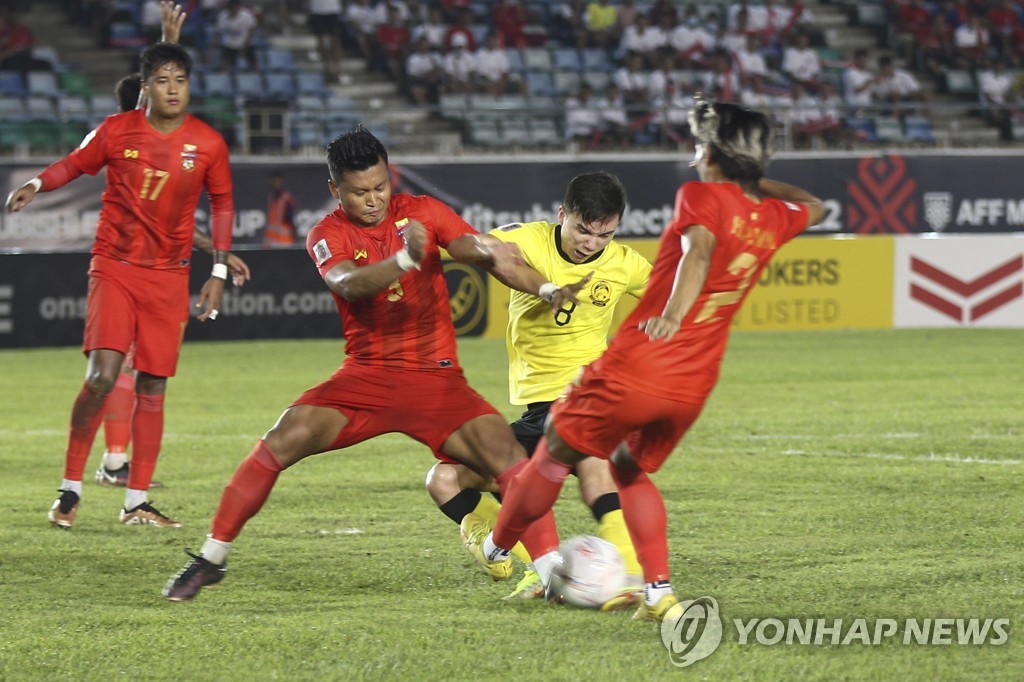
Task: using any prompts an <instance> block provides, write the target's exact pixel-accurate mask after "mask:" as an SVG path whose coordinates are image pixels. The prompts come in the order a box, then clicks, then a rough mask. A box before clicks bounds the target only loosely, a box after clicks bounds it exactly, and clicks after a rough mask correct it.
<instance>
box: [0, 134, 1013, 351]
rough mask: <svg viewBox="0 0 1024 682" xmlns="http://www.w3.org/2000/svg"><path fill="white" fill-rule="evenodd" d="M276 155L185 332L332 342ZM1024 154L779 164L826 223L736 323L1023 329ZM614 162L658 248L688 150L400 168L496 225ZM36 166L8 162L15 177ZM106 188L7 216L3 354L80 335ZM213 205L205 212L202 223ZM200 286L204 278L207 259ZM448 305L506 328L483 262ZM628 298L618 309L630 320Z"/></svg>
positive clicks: (466, 327) (460, 282)
mask: <svg viewBox="0 0 1024 682" xmlns="http://www.w3.org/2000/svg"><path fill="white" fill-rule="evenodd" d="M281 168H282V165H281V164H280V163H278V162H276V161H274V162H264V163H254V162H236V163H235V164H234V176H235V196H236V205H237V208H238V215H237V218H236V225H235V243H236V245H238V247H239V248H240V250H242V251H243V254H242V255H243V256H244V257H245V258H246V260H247V261H249V263H250V265H251V266H252V269H253V273H254V278H253V281H252V282H250V283H249V284H247V285H246V287H245V288H244V289H241V290H235V289H232V290H230V291H229V293H228V297H227V300H226V301H225V305H224V319H223V322H225V324H221V321H218V323H217V324H216V325H210V324H201V323H195V322H193V324H190V325H189V329H188V332H187V337H188V338H191V339H211V340H212V339H251V338H331V337H337V336H338V335H339V333H340V330H339V328H338V317H337V314H336V313H335V311H334V304H333V301H332V300H331V296H330V293H329V292H328V291H327V290H326V288H325V287H324V285H323V283H322V282H321V281H320V278H319V276H318V274H317V272H316V270H315V268H314V267H313V266H312V264H311V263H310V261H309V258H308V256H307V255H306V254H305V252H304V250H302V249H301V246H300V247H297V248H295V249H276V250H272V251H268V250H261V249H259V247H258V244H259V242H260V239H261V233H262V228H263V225H264V224H265V221H266V213H265V210H266V209H265V203H266V186H267V185H266V180H267V177H268V175H269V173H270V172H271V171H272V170H280V169H281ZM1022 168H1024V155H1019V154H995V155H985V156H981V155H968V154H942V155H938V154H931V155H929V154H921V155H916V156H898V155H883V156H858V155H832V156H827V157H798V158H797V157H794V158H788V157H784V158H781V159H779V160H777V161H776V162H774V164H773V167H772V174H773V176H774V177H778V178H780V179H782V180H786V181H789V182H794V183H796V184H800V185H802V186H806V187H808V188H809V189H810V190H811V191H812V192H814V193H815V194H817V195H818V196H821V197H822V198H823V199H825V201H826V203H827V206H828V217H827V218H826V220H825V222H824V223H823V225H822V226H819V227H818V228H817V229H816V230H814V231H812V232H809V233H808V234H807V236H804V237H801V238H799V239H797V240H796V241H794V242H793V243H791V244H789V245H787V246H786V247H784V248H783V250H782V251H780V253H779V254H778V255H777V256H776V258H775V259H774V261H773V262H772V264H771V265H770V266H769V268H768V269H767V270H766V271H765V273H764V274H763V276H762V278H761V281H760V282H759V285H758V286H757V287H755V288H754V290H753V291H752V293H751V295H750V297H749V299H748V300H747V302H746V303H745V305H744V307H743V309H742V310H741V312H740V313H739V315H738V317H737V320H736V324H737V327H738V328H741V329H765V330H771V329H837V328H862V329H863V328H885V327H932V326H999V327H1021V326H1024V292H1022V288H1024V232H1022V230H1024V197H1022V196H1021V194H1020V187H1019V177H1020V171H1021V169H1022ZM598 169H604V170H609V171H611V172H614V173H616V174H617V175H619V177H621V178H622V179H623V182H624V183H625V185H626V187H627V190H628V191H629V194H630V209H629V211H628V212H627V215H626V219H625V220H624V224H623V227H622V228H621V229H620V234H621V238H622V239H623V240H625V241H627V243H629V244H630V245H632V246H633V247H634V248H637V249H638V250H639V251H641V252H642V253H644V255H647V256H648V257H650V258H653V257H654V253H655V251H656V248H657V242H656V240H655V239H654V237H656V236H657V235H659V234H660V233H661V231H662V229H663V228H664V226H665V224H666V223H667V222H668V221H669V220H670V218H671V215H672V200H673V198H674V195H675V191H676V189H677V187H678V186H679V184H681V183H682V182H685V181H687V180H692V179H696V177H695V175H694V173H693V171H692V169H689V168H688V167H687V166H686V164H685V162H684V161H682V160H680V159H679V158H678V157H671V158H663V159H653V160H652V159H650V158H649V157H644V158H641V159H636V160H628V159H621V158H618V157H611V158H602V159H594V160H592V159H590V158H585V159H580V158H574V159H564V160H559V161H552V162H545V163H544V164H543V165H541V164H537V163H536V162H535V161H534V162H529V163H527V162H525V161H523V160H521V159H503V160H498V161H494V160H488V161H484V160H466V159H458V160H439V159H434V160H429V161H408V162H404V161H399V162H398V163H395V164H394V171H393V180H394V184H395V186H396V188H398V189H400V190H401V191H407V192H411V193H428V194H432V195H434V196H437V197H438V198H440V199H442V200H444V201H446V202H447V203H448V204H449V205H451V206H453V207H454V208H455V209H456V210H457V211H458V212H460V213H461V214H462V215H463V217H464V218H466V219H467V220H468V221H469V222H470V223H471V224H473V225H475V226H477V227H478V228H480V229H482V230H484V231H487V230H490V229H493V228H494V227H497V226H499V225H502V224H505V223H509V222H517V221H526V220H540V219H553V217H554V213H555V212H556V211H557V208H558V205H559V203H560V202H559V199H560V194H561V192H562V189H563V187H564V185H565V183H566V182H567V181H568V180H569V179H570V178H571V177H573V176H574V175H577V174H579V173H582V172H587V171H591V170H598ZM38 170H39V167H38V166H31V167H29V166H19V165H16V164H12V165H7V166H5V167H3V168H0V180H2V181H4V182H5V183H6V186H8V187H13V186H17V185H19V184H21V183H22V182H24V181H26V180H28V179H30V178H31V177H33V176H34V174H35V173H36V172H38ZM284 170H285V173H286V179H287V184H288V187H289V190H290V191H291V192H292V193H293V194H295V195H296V198H297V201H298V205H299V207H300V210H299V212H298V216H297V222H298V228H299V231H300V233H301V234H303V235H304V234H305V233H306V232H308V231H309V229H310V228H311V227H312V226H313V225H314V224H315V223H316V221H317V220H318V219H319V218H320V217H322V216H323V215H324V214H325V213H327V212H330V211H332V210H334V208H335V207H336V204H334V202H333V200H332V199H331V197H330V195H329V193H328V192H327V188H326V172H325V169H324V168H323V166H321V165H319V164H309V163H304V164H290V165H285V166H284ZM102 191H103V184H102V179H101V178H90V177H85V178H81V179H79V180H77V181H76V182H74V183H72V184H71V185H69V186H67V187H65V188H62V189H61V190H60V191H59V192H54V193H52V194H50V193H43V194H41V195H39V197H38V198H37V200H36V201H35V202H34V203H33V205H32V207H31V208H30V209H28V210H27V211H25V212H23V213H19V214H16V215H13V216H8V215H4V216H2V218H0V347H28V346H60V345H77V344H78V343H80V341H81V334H82V320H83V319H84V309H85V305H84V301H85V287H86V278H85V272H86V270H87V267H88V255H87V253H85V252H86V251H87V249H88V248H89V245H90V243H91V240H92V236H93V234H94V231H95V223H96V217H97V214H98V211H99V207H100V194H101V193H102ZM206 218H207V213H206V208H205V207H201V208H200V211H199V212H198V214H197V224H199V225H200V226H201V227H203V226H204V225H205V222H206ZM196 261H197V263H198V265H197V268H196V270H195V272H194V273H193V277H192V291H194V292H198V291H199V288H200V287H201V285H202V282H203V281H204V280H205V276H206V273H208V270H207V264H208V262H209V261H208V259H207V257H206V256H204V255H198V256H197V258H196ZM447 275H448V280H449V288H450V290H451V292H452V311H453V314H454V316H455V319H456V326H457V327H458V330H459V333H460V334H462V335H486V336H494V337H500V336H502V335H503V333H504V327H505V324H506V323H507V319H506V317H505V309H506V305H505V303H506V301H507V291H505V290H504V288H503V287H501V286H500V285H497V284H495V283H494V282H493V281H489V280H488V279H487V278H486V277H485V276H484V273H483V272H481V271H480V270H479V269H477V268H473V267H467V266H462V265H459V264H455V263H450V264H449V265H448V272H447ZM631 307H632V306H628V305H627V306H620V310H619V311H618V316H619V318H620V319H621V318H622V317H623V316H624V315H625V314H626V313H627V312H628V310H629V309H631Z"/></svg>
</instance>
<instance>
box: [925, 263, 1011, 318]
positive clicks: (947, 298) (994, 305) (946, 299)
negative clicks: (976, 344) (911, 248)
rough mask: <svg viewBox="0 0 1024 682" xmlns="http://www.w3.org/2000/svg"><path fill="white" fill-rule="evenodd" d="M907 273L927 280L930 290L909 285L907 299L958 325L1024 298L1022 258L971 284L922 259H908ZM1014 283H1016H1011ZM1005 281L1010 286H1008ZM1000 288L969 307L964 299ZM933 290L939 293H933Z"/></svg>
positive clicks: (996, 268)
mask: <svg viewBox="0 0 1024 682" xmlns="http://www.w3.org/2000/svg"><path fill="white" fill-rule="evenodd" d="M910 271H911V272H913V273H915V274H917V275H920V276H921V277H922V278H923V279H924V280H927V281H928V283H929V285H930V286H929V287H925V286H921V285H918V284H914V283H911V285H910V296H911V298H913V299H914V300H917V301H920V302H921V303H923V304H924V305H926V306H928V307H929V308H933V309H935V310H937V311H939V312H940V313H942V314H943V315H945V316H947V317H949V318H951V319H953V320H956V321H957V322H974V321H975V320H980V319H981V318H983V317H985V316H986V315H988V314H989V313H991V312H992V311H994V310H998V309H999V308H1001V307H1003V306H1004V305H1006V304H1007V303H1010V302H1011V301H1014V300H1016V299H1018V298H1020V297H1021V296H1022V295H1024V279H1022V278H1021V272H1022V271H1024V256H1017V257H1016V258H1011V259H1010V260H1008V261H1006V262H1005V263H1003V264H1002V265H998V266H996V267H994V268H992V269H990V270H988V271H986V272H982V273H979V275H978V276H977V277H975V278H974V279H973V280H970V281H964V280H962V279H960V278H958V277H954V276H953V275H951V274H950V273H948V272H946V271H945V270H942V269H940V268H938V267H936V266H934V265H932V264H931V263H928V262H927V261H925V260H923V259H921V258H913V257H912V258H911V259H910ZM1014 280H1016V281H1014ZM1007 282H1009V285H1008V286H1007ZM996 285H999V288H998V289H996V290H995V291H994V292H993V293H991V294H988V295H986V297H985V298H983V299H981V300H980V301H977V302H976V303H974V304H972V305H970V306H968V305H967V303H966V299H969V298H971V297H972V296H974V295H975V294H978V293H980V292H981V291H983V290H985V289H988V288H989V287H995V286H996ZM933 287H936V288H937V289H938V290H939V293H936V292H935V291H934V290H933Z"/></svg>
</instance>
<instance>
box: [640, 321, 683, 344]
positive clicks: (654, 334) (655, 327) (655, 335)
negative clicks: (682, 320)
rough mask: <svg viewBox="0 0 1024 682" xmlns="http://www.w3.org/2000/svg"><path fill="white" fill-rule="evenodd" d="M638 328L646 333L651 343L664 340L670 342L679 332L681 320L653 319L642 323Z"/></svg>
mask: <svg viewBox="0 0 1024 682" xmlns="http://www.w3.org/2000/svg"><path fill="white" fill-rule="evenodd" d="M637 328H638V329H639V330H640V331H642V332H645V333H646V334H647V336H648V337H650V340H651V341H657V340H658V339H662V340H664V341H668V340H669V339H671V338H672V337H673V336H675V333H676V332H677V331H679V320H672V319H669V318H667V317H651V318H648V319H646V320H644V321H643V322H641V323H640V324H639V325H638V326H637Z"/></svg>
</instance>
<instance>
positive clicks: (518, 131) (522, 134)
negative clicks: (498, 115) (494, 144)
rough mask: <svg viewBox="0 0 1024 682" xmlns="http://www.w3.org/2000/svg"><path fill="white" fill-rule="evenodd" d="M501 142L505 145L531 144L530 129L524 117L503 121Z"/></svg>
mask: <svg viewBox="0 0 1024 682" xmlns="http://www.w3.org/2000/svg"><path fill="white" fill-rule="evenodd" d="M501 141H502V142H504V143H505V144H530V142H531V139H530V129H529V127H528V126H527V124H526V119H525V118H523V117H522V116H510V117H508V118H505V119H503V120H502V121H501Z"/></svg>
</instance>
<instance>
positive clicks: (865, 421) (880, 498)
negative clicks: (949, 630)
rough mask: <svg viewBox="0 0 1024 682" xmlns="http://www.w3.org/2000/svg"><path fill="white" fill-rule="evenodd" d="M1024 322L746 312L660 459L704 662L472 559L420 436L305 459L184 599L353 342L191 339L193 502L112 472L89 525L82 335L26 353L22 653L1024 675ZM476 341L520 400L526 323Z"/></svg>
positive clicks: (573, 516)
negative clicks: (260, 473) (948, 634)
mask: <svg viewBox="0 0 1024 682" xmlns="http://www.w3.org/2000/svg"><path fill="white" fill-rule="evenodd" d="M1022 347H1024V333H1022V332H1020V331H1008V330H941V331H884V332H835V333H821V332H819V333H760V334H742V333H737V334H736V335H735V336H734V338H733V341H732V347H731V349H730V351H729V354H728V356H727V360H726V363H725V367H724V371H723V375H722V379H721V381H720V383H719V386H718V388H717V389H716V392H715V393H714V395H713V396H712V399H711V401H710V402H709V404H708V407H707V409H706V410H705V412H704V414H703V415H702V417H701V419H700V421H699V422H698V424H697V425H696V426H695V427H694V429H693V430H692V431H691V433H690V434H689V435H688V436H687V438H686V439H685V441H684V442H683V444H682V446H681V447H680V449H679V451H677V452H676V453H675V454H674V455H673V456H672V458H671V459H669V461H668V462H667V463H666V465H665V467H664V469H663V470H662V471H661V472H659V473H658V474H657V475H656V477H655V481H656V482H657V484H658V485H659V487H660V488H661V490H662V492H663V494H664V497H665V501H666V504H667V507H668V511H669V548H670V552H671V568H672V574H673V582H674V584H675V586H676V589H677V590H678V591H679V592H680V593H681V594H682V595H684V596H689V597H694V596H700V595H711V596H713V597H715V598H716V599H717V600H718V602H719V604H720V606H721V609H722V614H723V617H724V619H725V641H724V642H723V643H722V645H721V647H720V648H719V649H718V651H716V652H715V653H714V654H713V655H712V656H711V657H709V658H707V659H706V660H704V661H701V662H699V663H697V664H695V665H694V666H692V667H689V668H686V669H682V670H681V669H678V668H674V667H673V666H672V665H671V664H670V663H669V659H668V655H667V653H666V650H665V649H664V647H663V646H662V644H661V640H660V638H659V636H658V634H657V628H656V627H654V626H653V625H651V624H641V623H634V622H632V621H631V620H630V619H629V616H628V614H621V613H619V614H600V613H594V612H588V611H582V610H575V609H570V608H567V607H554V606H548V605H545V604H542V603H527V604H518V605H510V604H507V603H505V602H502V601H501V600H500V597H501V596H503V595H504V594H505V593H506V592H507V591H508V590H509V589H510V587H511V585H509V584H494V583H491V582H490V581H489V580H487V579H486V578H485V577H484V576H483V575H482V574H481V573H478V571H477V569H476V568H475V566H474V565H473V564H472V560H471V558H470V557H469V556H468V554H466V553H465V551H464V550H463V549H462V548H461V547H460V546H459V540H458V534H457V531H456V528H455V526H454V525H453V524H452V523H451V522H450V521H448V520H447V519H446V518H445V517H443V516H442V515H441V514H440V513H439V512H437V511H436V510H435V509H434V508H433V505H432V504H431V502H430V500H429V498H428V496H427V495H426V493H425V491H424V490H423V485H422V482H423V474H424V472H425V471H426V469H427V468H429V466H430V465H431V464H432V462H433V460H432V458H431V457H430V455H429V453H427V452H426V451H425V449H424V448H423V447H422V446H419V445H418V444H416V443H413V442H412V441H409V440H408V439H406V438H405V437H403V436H398V435H388V436H384V437H382V438H380V439H377V440H375V441H372V442H370V443H366V444H363V445H361V446H359V447H356V448H352V449H351V450H349V451H346V452H342V453H331V454H327V455H323V456H320V457H316V458H312V459H310V460H307V461H305V462H302V463H300V464H299V465H298V466H296V467H295V468H294V469H293V470H291V471H288V472H286V473H284V474H283V475H282V477H281V479H280V480H279V482H278V485H277V487H276V489H275V490H274V493H273V495H272V496H271V498H270V500H269V502H268V503H267V505H266V507H265V508H264V509H263V511H262V512H261V513H260V514H259V515H257V516H256V517H255V518H254V519H253V520H252V521H251V522H250V524H249V525H248V526H247V528H246V530H245V532H244V533H243V534H242V536H241V537H240V538H239V540H238V541H237V542H236V543H235V548H234V550H233V552H232V555H231V562H230V571H229V574H228V577H227V578H226V580H225V581H224V583H223V584H222V587H220V588H218V589H216V590H205V591H204V592H203V593H202V594H201V595H200V596H199V597H198V598H197V599H196V600H195V601H194V602H192V603H187V604H172V603H169V602H167V601H165V600H164V599H163V598H162V597H161V596H160V589H161V588H162V586H163V584H164V582H165V581H166V579H167V578H168V577H169V576H170V575H171V574H172V573H174V572H175V571H177V570H178V569H179V568H180V567H181V566H182V565H183V564H184V561H185V558H186V557H185V555H184V554H183V553H182V551H181V548H182V547H184V546H188V547H191V548H193V549H197V548H198V546H199V545H200V544H201V542H202V539H203V536H204V534H205V533H206V532H207V528H208V524H209V520H210V518H211V516H212V514H213V511H214V509H215V508H216V505H217V501H218V499H219V496H220V491H221V489H222V488H223V486H224V485H225V484H226V483H227V480H228V478H229V477H230V475H231V472H232V471H233V470H234V467H235V466H236V464H237V463H238V461H239V460H240V459H241V458H242V457H243V456H244V455H245V454H246V453H247V452H248V451H249V450H250V448H251V447H252V444H253V442H254V441H255V439H256V438H257V437H258V436H259V435H260V434H262V433H263V432H264V431H265V430H266V429H267V428H269V427H270V426H271V425H272V424H273V422H274V420H275V419H276V417H277V415H278V414H279V413H280V412H281V410H282V409H283V408H284V407H286V406H287V405H288V404H289V402H290V401H291V400H292V399H293V398H294V397H295V396H297V395H298V394H299V392H300V391H302V390H303V389H305V388H307V387H308V386H310V385H312V384H313V383H316V382H317V381H320V380H321V379H323V378H324V377H326V376H327V375H328V374H329V373H330V372H331V371H332V370H333V369H334V368H335V367H336V365H337V364H338V363H339V361H340V359H341V348H340V344H338V343H337V342H313V341H293V342H274V343H269V342H267V343H219V344H198V343H194V344H186V346H185V349H184V351H183V357H182V361H181V364H180V373H179V376H178V377H177V378H175V379H173V380H172V381H171V384H170V391H169V394H168V400H167V419H166V431H167V434H166V438H165V441H164V449H163V455H162V457H161V461H160V466H159V468H158V470H157V478H159V479H161V480H163V481H164V482H165V483H166V484H167V487H166V489H164V490H156V491H154V494H153V498H154V500H155V502H156V504H157V506H159V507H161V508H163V509H165V510H166V511H167V512H168V513H170V514H171V515H173V516H174V517H176V518H179V519H181V520H182V521H184V522H185V524H186V525H185V527H184V528H182V529H179V530H164V529H155V528H139V527H131V528H129V527H122V526H120V525H119V524H118V523H117V520H116V515H117V509H118V507H119V505H120V503H121V501H122V497H123V494H122V492H120V491H115V490H110V489H104V488H99V487H97V486H95V485H94V484H93V483H92V482H91V480H89V481H87V483H86V489H85V496H84V499H83V502H82V506H81V509H80V511H79V515H78V520H77V522H76V525H75V528H74V530H72V531H70V532H60V531H56V530H52V529H50V528H49V527H48V525H47V523H46V519H45V513H46V510H47V508H48V506H49V504H50V503H51V502H52V500H53V498H54V497H55V493H54V490H55V488H56V486H57V484H58V482H59V481H60V477H61V467H62V462H63V449H64V444H65V433H66V428H67V418H68V411H69V409H70V406H71V401H72V399H73V397H74V395H75V392H76V391H77V389H78V387H79V386H80V384H81V377H82V374H83V370H84V361H83V359H82V356H81V354H80V353H79V352H78V351H76V350H72V349H58V350H50V349H48V350H33V351H6V352H2V353H0V376H2V377H3V387H4V390H3V391H2V392H0V413H2V414H3V415H4V419H3V421H2V425H0V453H2V454H0V461H2V463H3V467H2V472H3V476H2V479H0V480H2V483H0V491H2V495H0V505H2V507H0V509H2V517H0V518H2V523H0V679H3V680H22V679H28V680H37V679H38V680H44V679H45V680H52V679H59V678H68V679H83V680H84V679H88V680H101V679H102V680H106V679H112V678H136V679H146V680H164V679H188V678H198V679H223V680H248V679H258V680H264V679H282V680H357V679H412V680H418V679H445V680H480V679H486V678H490V677H493V678H495V679H528V680H534V679H536V680H545V681H547V680H570V679H573V680H575V679H580V678H585V679H587V680H625V679H632V680H655V679H664V680H669V679H694V678H695V677H696V678H701V679H748V680H795V679H820V680H840V679H850V680H879V679H894V680H895V679H899V680H906V679H913V680H935V679H965V680H966V679H979V680H980V679H985V680H1000V679H1002V680H1012V679H1020V677H1021V674H1022V671H1024V644H1022V641H1021V632H1020V631H1019V627H1018V626H1019V624H1020V623H1021V619H1022V618H1024V587H1022V586H1024V568H1022V567H1024V549H1022V548H1024V543H1022V541H1021V529H1022V528H1024V504H1022V502H1024V500H1022V489H1024V488H1022V483H1021V477H1022V468H1024V464H1022V462H1021V460H1022V459H1024V457H1022V453H1024V448H1022V447H1021V446H1022V443H1024V433H1022V430H1024V429H1022V416H1024V398H1022V395H1024V393H1022V386H1024V362H1022V360H1021V348H1022ZM461 352H462V359H463V362H464V364H465V365H466V368H467V372H468V374H469V376H470V380H471V382H472V383H473V384H474V385H475V386H476V387H477V388H478V389H479V390H480V391H481V392H482V393H483V394H484V395H486V396H487V397H488V398H490V399H491V400H492V401H494V402H495V404H496V405H498V406H499V407H500V408H503V409H504V410H505V411H506V414H507V415H508V416H510V417H511V416H514V415H515V410H513V409H512V408H511V407H510V406H508V405H507V402H506V392H505V360H504V347H503V342H501V341H481V340H471V341H465V342H463V343H462V345H461ZM98 441H99V442H98V443H97V446H96V447H95V448H94V455H93V458H92V459H91V460H90V462H89V467H88V469H87V473H90V474H91V472H92V471H93V470H94V468H95V466H96V465H97V462H98V454H99V452H100V451H101V446H100V444H101V443H102V437H101V438H99V439H98ZM563 498H564V499H562V500H561V501H560V502H559V505H558V507H557V508H556V511H557V513H558V518H559V526H560V528H561V530H562V533H563V535H564V536H568V535H573V534H577V533H584V532H592V530H593V528H594V525H593V523H592V521H591V519H590V518H589V513H588V512H587V511H586V510H584V509H583V508H582V506H581V505H580V504H579V502H578V499H577V495H576V492H575V490H573V486H572V484H570V485H567V487H566V490H565V492H564V493H563ZM352 528H357V529H359V530H361V531H362V533H361V534H347V533H346V532H345V531H346V529H352ZM773 617H774V618H782V619H786V618H799V619H807V618H826V619H830V620H831V619H837V618H843V619H847V620H848V622H851V621H852V619H854V618H865V619H868V620H869V621H871V620H875V619H882V618H892V619H896V620H898V621H902V620H903V619H907V618H918V619H924V618H933V619H934V618H942V617H954V618H955V617H961V618H971V617H978V618H1009V619H1010V620H1011V625H1010V636H1009V641H1008V642H1007V643H1006V644H1004V645H1002V646H991V645H984V646H959V645H947V646H922V645H916V644H910V645H903V644H901V643H900V640H898V639H895V640H887V641H886V643H885V644H883V645H881V646H864V645H860V644H854V645H849V646H813V645H812V646H801V645H789V646H787V645H784V644H780V645H776V646H763V645H758V644H747V645H740V644H739V643H738V635H737V630H736V628H735V627H734V626H733V625H732V620H733V619H743V620H744V621H745V620H747V619H750V618H773Z"/></svg>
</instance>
